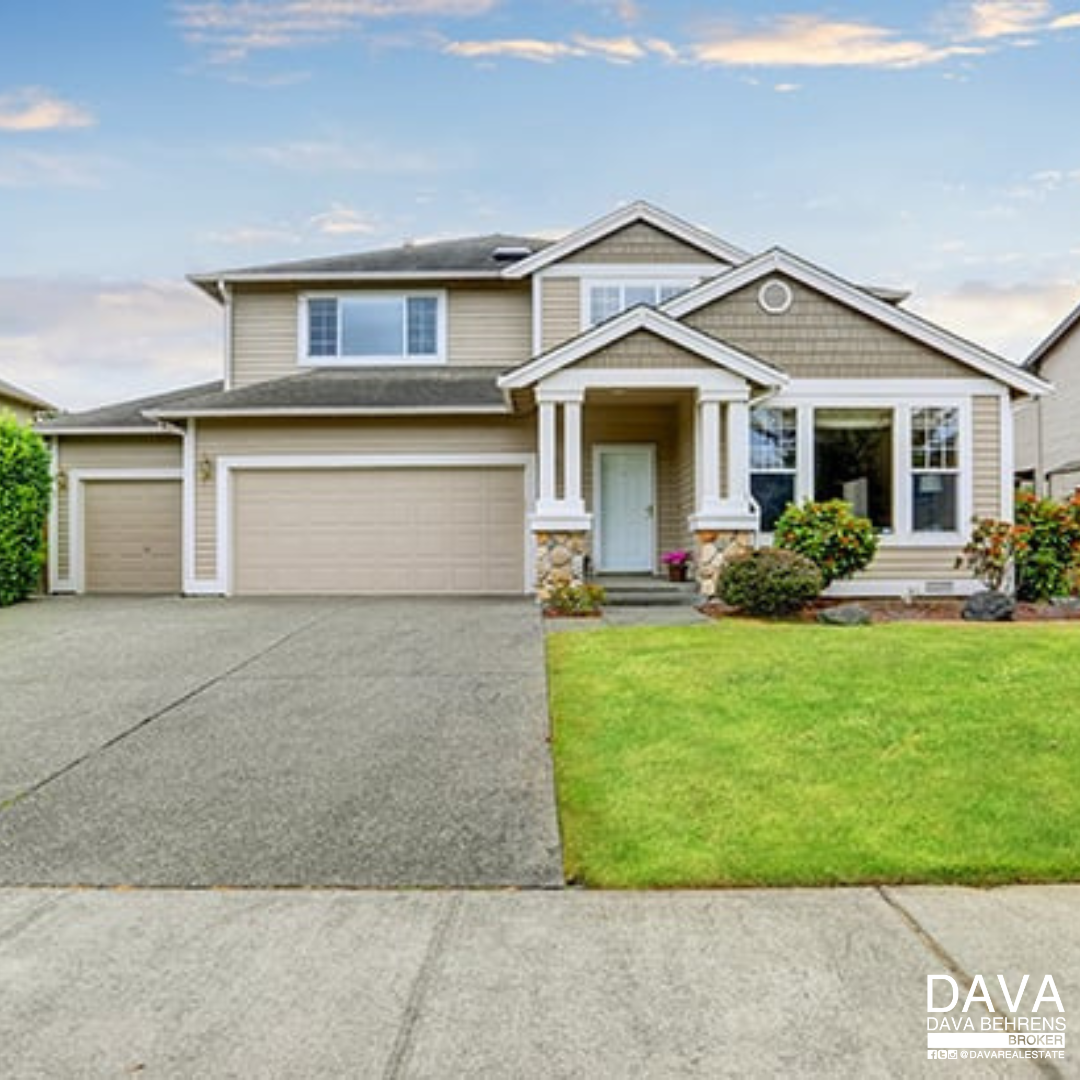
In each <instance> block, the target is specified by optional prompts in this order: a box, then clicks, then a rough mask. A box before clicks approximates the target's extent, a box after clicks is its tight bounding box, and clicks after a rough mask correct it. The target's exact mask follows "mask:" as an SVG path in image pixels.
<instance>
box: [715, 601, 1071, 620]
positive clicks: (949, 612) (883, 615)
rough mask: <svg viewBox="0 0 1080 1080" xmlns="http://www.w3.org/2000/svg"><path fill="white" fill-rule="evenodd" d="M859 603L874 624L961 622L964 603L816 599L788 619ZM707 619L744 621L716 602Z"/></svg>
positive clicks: (1038, 616)
mask: <svg viewBox="0 0 1080 1080" xmlns="http://www.w3.org/2000/svg"><path fill="white" fill-rule="evenodd" d="M852 603H854V604H858V605H859V607H864V608H866V610H867V611H869V612H870V617H871V620H872V621H873V622H875V623H893V622H961V621H962V617H961V612H962V611H963V607H964V601H963V600H958V599H952V598H950V599H940V600H937V599H926V598H925V597H922V598H920V599H918V600H912V601H911V602H910V603H908V602H905V601H904V600H863V599H859V600H815V601H814V603H812V604H810V605H808V606H807V607H806V608H804V609H803V610H802V611H800V612H798V614H796V615H792V616H790V618H789V619H788V620H786V621H790V622H816V621H817V615H818V612H819V611H821V610H823V609H824V608H829V607H837V606H839V605H840V604H852ZM698 610H699V611H701V612H702V613H703V614H705V615H708V616H709V618H710V619H741V618H745V616H743V615H742V614H741V613H740V612H738V611H737V610H736V609H735V608H731V607H728V606H727V605H726V604H722V603H720V601H718V600H713V601H710V602H709V603H707V604H702V605H701V607H700V608H699V609H698ZM1064 620H1080V609H1078V608H1075V607H1067V606H1061V605H1058V604H1030V603H1019V604H1017V605H1016V612H1015V614H1014V615H1013V622H1062V621H1064Z"/></svg>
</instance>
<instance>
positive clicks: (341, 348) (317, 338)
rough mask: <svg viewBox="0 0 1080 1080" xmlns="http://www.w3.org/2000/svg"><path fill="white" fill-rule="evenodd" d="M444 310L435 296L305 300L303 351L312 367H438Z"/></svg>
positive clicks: (376, 294)
mask: <svg viewBox="0 0 1080 1080" xmlns="http://www.w3.org/2000/svg"><path fill="white" fill-rule="evenodd" d="M442 308H443V297H442V296H441V295H440V294H438V293H382V292H373V293H368V294H361V293H356V294H351V295H339V296H308V297H306V298H305V299H304V302H303V310H304V335H303V338H304V340H303V343H302V351H303V353H304V357H305V359H306V360H307V362H308V363H311V364H335V363H341V364H364V363H368V364H378V363H383V364H393V363H398V364H400V363H426V364H431V363H439V362H441V361H442V360H443V359H444V356H445V349H444V342H443V339H444V332H443V311H442Z"/></svg>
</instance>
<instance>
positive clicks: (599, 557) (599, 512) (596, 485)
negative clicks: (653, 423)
mask: <svg viewBox="0 0 1080 1080" xmlns="http://www.w3.org/2000/svg"><path fill="white" fill-rule="evenodd" d="M620 450H638V451H641V450H644V451H645V452H646V453H647V454H648V461H649V487H650V491H649V500H650V503H651V505H652V526H651V528H650V529H649V565H648V566H647V567H646V566H643V567H641V568H640V570H627V571H620V570H608V568H607V567H605V566H604V512H603V506H604V503H603V483H604V482H603V474H602V472H601V468H600V459H601V458H602V457H603V455H604V454H605V453H606V452H608V451H616V452H617V451H620ZM592 474H593V541H594V544H595V552H594V554H595V559H596V569H597V572H598V573H616V574H617V573H623V572H625V573H649V574H652V573H655V572H656V533H657V522H658V518H659V514H658V512H657V505H656V501H657V484H656V444H655V443H645V442H641V443H594V444H593V448H592Z"/></svg>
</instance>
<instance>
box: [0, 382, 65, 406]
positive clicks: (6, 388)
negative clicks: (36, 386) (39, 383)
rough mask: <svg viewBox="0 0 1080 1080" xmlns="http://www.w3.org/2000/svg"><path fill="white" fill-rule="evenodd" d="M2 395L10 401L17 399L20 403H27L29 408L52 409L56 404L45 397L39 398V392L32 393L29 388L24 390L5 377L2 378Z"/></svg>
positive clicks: (0, 383) (0, 392) (0, 385)
mask: <svg viewBox="0 0 1080 1080" xmlns="http://www.w3.org/2000/svg"><path fill="white" fill-rule="evenodd" d="M0 397H2V398H7V399H8V400H10V401H17V402H18V403H19V404H20V405H25V406H26V407H27V408H29V409H43V410H51V409H55V408H56V406H55V405H52V404H50V403H49V402H48V401H46V400H45V399H44V398H39V397H38V396H37V394H31V393H30V391H29V390H23V389H21V388H20V387H18V386H15V385H14V384H13V383H9V382H6V381H5V380H4V379H0Z"/></svg>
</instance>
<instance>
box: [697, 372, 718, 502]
mask: <svg viewBox="0 0 1080 1080" xmlns="http://www.w3.org/2000/svg"><path fill="white" fill-rule="evenodd" d="M697 421H698V425H697V426H698V438H697V450H698V463H697V465H698V467H697V476H698V491H697V513H698V514H715V513H719V511H720V509H721V506H720V398H719V397H717V396H715V395H713V394H710V393H708V392H707V391H704V390H702V391H699V392H698V401H697Z"/></svg>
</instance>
